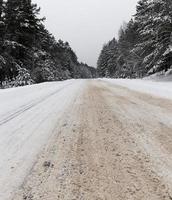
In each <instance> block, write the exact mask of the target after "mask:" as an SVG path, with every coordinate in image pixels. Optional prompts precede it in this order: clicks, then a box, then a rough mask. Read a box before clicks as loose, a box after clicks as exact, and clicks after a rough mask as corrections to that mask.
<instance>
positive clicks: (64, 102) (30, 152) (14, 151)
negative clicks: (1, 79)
mask: <svg viewBox="0 0 172 200" xmlns="http://www.w3.org/2000/svg"><path fill="white" fill-rule="evenodd" d="M83 82H84V81H81V80H78V81H77V80H69V81H64V82H55V83H43V84H39V85H32V86H26V87H21V88H14V89H6V90H0V200H6V199H10V197H11V195H12V193H13V191H14V190H15V189H16V188H17V187H18V186H20V185H21V183H22V182H23V181H24V178H25V177H26V175H27V174H28V173H29V170H30V169H31V167H32V165H33V163H34V162H35V161H36V158H37V156H38V155H39V152H40V150H41V149H42V148H43V146H44V145H45V144H46V143H47V142H48V140H49V139H50V138H51V137H52V136H53V135H54V134H55V133H56V131H57V130H56V127H57V124H58V122H59V120H60V118H61V117H62V115H63V112H64V111H65V110H66V109H67V108H68V107H69V105H71V103H72V102H73V101H74V99H75V98H76V95H77V93H78V92H79V91H80V89H81V88H82V84H83Z"/></svg>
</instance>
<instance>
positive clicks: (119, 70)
mask: <svg viewBox="0 0 172 200" xmlns="http://www.w3.org/2000/svg"><path fill="white" fill-rule="evenodd" d="M170 68H172V2H171V0H151V1H150V0H139V1H138V3H137V6H136V14H135V15H134V16H133V17H132V19H131V20H130V21H129V22H128V23H127V24H124V25H123V26H122V27H121V28H120V30H119V38H118V39H116V38H113V39H112V40H111V41H109V42H108V43H107V44H105V45H104V46H103V49H102V51H101V53H100V56H99V58H98V62H97V70H98V73H99V76H101V77H111V78H137V77H139V78H140V77H145V76H147V75H151V74H154V73H158V72H166V71H168V70H169V69H170Z"/></svg>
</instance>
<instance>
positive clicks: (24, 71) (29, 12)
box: [0, 0, 96, 87]
mask: <svg viewBox="0 0 172 200" xmlns="http://www.w3.org/2000/svg"><path fill="white" fill-rule="evenodd" d="M39 13H40V8H39V7H38V6H37V5H36V4H33V3H32V1H31V0H7V1H4V0H0V85H1V87H2V86H4V85H5V86H7V85H11V86H18V85H26V84H31V83H40V82H44V81H54V80H65V79H70V78H92V77H95V76H96V70H95V69H94V68H92V67H89V66H88V65H87V64H84V63H79V62H78V59H77V56H76V54H75V53H74V51H73V50H72V48H71V47H70V45H69V43H68V42H63V41H62V40H58V41H56V39H55V37H54V36H53V35H52V34H50V32H49V31H48V30H47V29H46V28H45V26H44V20H45V18H40V17H39Z"/></svg>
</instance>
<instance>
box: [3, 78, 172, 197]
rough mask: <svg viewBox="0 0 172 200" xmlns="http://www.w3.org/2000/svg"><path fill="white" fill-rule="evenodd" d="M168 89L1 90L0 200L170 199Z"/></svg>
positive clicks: (141, 84)
mask: <svg viewBox="0 0 172 200" xmlns="http://www.w3.org/2000/svg"><path fill="white" fill-rule="evenodd" d="M170 84H171V83H168V84H165V83H157V84H155V83H151V82H149V81H148V82H147V81H141V80H133V81H129V80H125V81H124V80H70V81H65V82H61V83H44V84H40V85H34V86H29V87H25V88H17V89H11V90H1V91H0V200H11V199H13V200H23V199H26V200H52V199H58V200H71V199H83V200H86V199H89V200H98V199H99V200H105V199H107V200H114V199H118V200H126V199H131V200H135V199H136V200H141V199H143V200H148V199H149V200H162V199H164V200H171V199H172V99H171V97H172V89H171V88H170V87H167V86H169V85H170ZM165 85H166V86H165ZM158 88H159V89H160V90H158ZM167 91H168V94H167ZM19 186H22V187H19ZM13 192H15V195H14V197H12V196H13Z"/></svg>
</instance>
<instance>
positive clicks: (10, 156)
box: [0, 79, 172, 200]
mask: <svg viewBox="0 0 172 200" xmlns="http://www.w3.org/2000/svg"><path fill="white" fill-rule="evenodd" d="M104 81H105V82H108V83H110V84H106V87H105V86H104V84H102V83H101V82H104ZM90 82H91V83H92V84H93V85H89V83H90ZM94 82H95V83H94ZM94 84H96V87H95V86H94ZM111 84H112V86H113V87H110V85H111ZM116 85H120V86H123V87H127V88H129V89H130V90H134V91H138V92H141V93H143V95H142V94H140V97H142V96H144V93H147V94H151V95H152V96H157V97H161V98H168V99H171V100H172V82H154V81H151V80H123V79H118V80H115V79H103V81H101V80H100V81H99V80H68V81H64V82H53V83H43V84H38V85H32V86H26V87H21V88H14V89H6V90H0V200H10V199H11V196H12V194H13V192H14V191H15V190H16V189H17V188H18V187H19V186H20V185H21V184H22V182H23V181H24V180H25V178H26V177H27V175H28V174H29V173H30V170H31V169H32V166H33V165H34V163H35V162H36V161H37V157H38V156H39V155H40V152H41V151H42V149H43V147H44V146H45V145H46V144H48V142H49V141H50V140H51V139H52V137H53V136H54V135H56V134H57V133H58V127H59V124H60V123H61V121H65V120H66V119H64V112H65V113H67V114H68V115H71V113H70V109H71V108H73V107H74V105H75V108H77V107H78V106H81V105H83V102H80V98H79V97H80V95H81V94H82V93H83V92H85V97H87V96H88V94H87V93H88V86H89V87H90V88H89V89H90V90H91V91H92V92H93V91H95V88H97V89H98V90H100V88H101V87H102V90H100V91H99V93H101V91H103V88H104V87H105V88H106V91H108V87H110V88H111V90H112V93H114V94H115V93H116V92H117V95H118V96H120V95H121V96H122V95H123V96H125V95H126V97H125V98H124V99H126V100H127V99H128V100H127V101H128V102H126V104H124V105H123V102H121V106H124V109H123V110H122V109H121V106H118V109H119V111H120V112H119V113H118V114H119V115H121V114H123V112H124V116H125V114H126V110H127V112H129V117H132V120H133V123H135V121H137V118H138V117H139V116H141V117H142V118H143V116H147V113H148V112H153V113H154V116H153V117H154V118H155V119H156V117H155V116H157V113H159V114H158V116H159V118H158V119H157V120H158V122H161V123H160V125H161V124H164V125H165V126H168V125H170V126H171V113H170V114H168V115H167V116H166V113H165V115H164V112H163V114H162V113H161V111H162V110H164V109H166V108H163V109H161V108H159V107H157V105H153V106H152V107H150V105H149V104H148V103H147V102H145V103H144V102H142V101H141V102H140V99H138V100H137V98H136V99H135V98H134V99H133V102H134V101H136V104H134V107H133V104H131V105H130V101H129V100H130V98H131V97H132V95H133V94H132V92H131V95H129V96H127V94H125V91H126V90H123V89H121V90H119V88H117V87H115V86H116ZM85 86H87V89H86V90H85V89H84V88H85ZM93 86H94V87H93ZM98 86H100V88H99V87H98ZM105 94H106V93H105ZM105 94H104V95H105ZM100 95H102V94H99V95H98V96H97V98H96V99H99V97H100ZM106 98H107V102H108V101H110V100H108V98H110V97H109V96H107V97H106ZM77 99H79V100H77ZM81 99H82V98H81ZM119 100H120V99H119ZM113 101H115V99H112V102H113ZM137 101H139V102H137ZM147 101H148V100H147ZM155 101H158V99H155ZM160 101H161V105H160V106H163V103H162V102H163V101H164V99H160ZM118 103H119V102H118ZM142 103H144V108H143V109H142V107H143V105H142ZM110 104H111V102H110ZM128 104H129V105H130V106H128ZM151 104H152V102H151ZM125 105H126V106H127V107H125ZM135 105H138V106H137V107H136V106H135ZM169 105H171V104H170V103H169ZM135 107H136V108H137V112H136V111H135V112H134V109H136V108H135ZM114 108H115V110H116V104H115V105H114ZM80 109H82V106H81V107H80ZM99 109H101V107H100V108H98V111H99ZM145 109H146V110H147V112H146V114H145V115H143V114H144V113H145V111H144V110H145ZM116 111H117V110H116ZM165 111H166V110H165ZM85 114H87V113H84V114H83V116H84V115H85ZM97 116H98V115H97ZM169 116H170V117H169ZM70 117H71V118H72V117H73V115H72V116H70ZM135 118H136V119H135ZM127 120H128V119H127ZM142 121H143V119H141V120H140V122H142ZM162 122H163V123H162ZM150 125H151V124H150ZM155 127H156V126H155ZM158 131H159V130H158ZM169 146H171V144H170V145H169Z"/></svg>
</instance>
